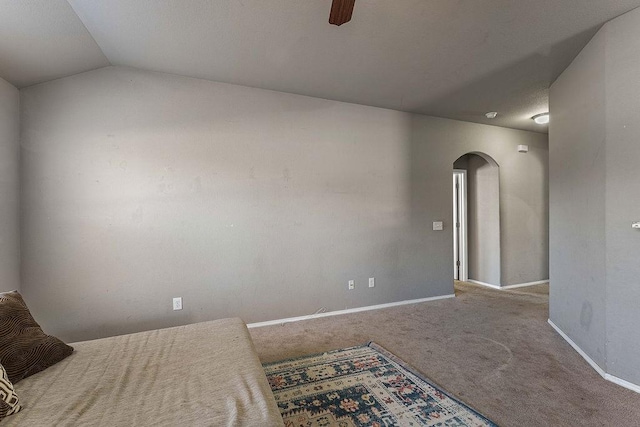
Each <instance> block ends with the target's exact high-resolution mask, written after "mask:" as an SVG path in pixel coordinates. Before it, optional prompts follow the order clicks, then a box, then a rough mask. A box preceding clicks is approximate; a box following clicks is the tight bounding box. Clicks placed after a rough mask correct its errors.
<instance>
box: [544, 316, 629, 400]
mask: <svg viewBox="0 0 640 427" xmlns="http://www.w3.org/2000/svg"><path fill="white" fill-rule="evenodd" d="M547 321H548V322H549V324H550V325H551V327H552V328H553V329H555V331H556V332H557V333H558V334H559V335H560V336H561V337H562V338H564V340H565V341H566V342H568V343H569V345H570V346H571V347H573V349H574V350H575V351H576V352H578V354H579V355H580V356H582V358H583V359H584V360H586V361H587V363H588V364H589V365H591V367H592V368H593V369H594V370H595V371H596V372H597V373H598V374H600V376H601V377H602V378H604V379H605V380H607V381H611V382H612V383H615V384H618V385H619V386H622V387H624V388H628V389H629V390H632V391H635V392H636V393H640V385H638V384H634V383H632V382H629V381H627V380H623V379H622V378H618V377H616V376H615V375H611V374H607V373H606V372H605V370H604V369H602V368H601V367H600V365H598V364H597V363H596V362H595V361H594V360H593V359H592V358H590V357H589V356H588V355H587V353H585V352H584V351H582V349H581V348H580V347H578V344H576V343H575V342H573V340H572V339H571V338H569V337H568V336H567V334H565V333H564V332H562V330H561V329H560V328H559V327H558V326H557V325H556V324H555V323H553V321H552V320H551V319H548V320H547Z"/></svg>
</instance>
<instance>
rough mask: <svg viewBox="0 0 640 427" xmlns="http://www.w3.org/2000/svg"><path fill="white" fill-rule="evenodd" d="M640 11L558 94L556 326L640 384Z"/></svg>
mask: <svg viewBox="0 0 640 427" xmlns="http://www.w3.org/2000/svg"><path fill="white" fill-rule="evenodd" d="M639 40H640V10H635V11H632V12H629V13H628V14H626V15H623V16H621V17H619V18H617V19H614V20H613V21H610V22H609V23H608V24H606V25H605V26H604V27H603V28H602V29H601V30H600V32H599V33H598V34H597V35H596V36H595V37H594V38H593V40H592V41H591V42H590V43H589V45H587V47H585V49H584V50H583V51H582V52H581V53H580V55H579V56H578V57H577V58H576V59H575V61H574V62H573V63H572V64H571V66H570V67H569V68H568V69H567V70H566V71H565V72H564V73H563V74H562V75H561V76H560V77H559V78H558V80H557V81H556V82H555V83H554V84H553V86H552V87H551V94H550V96H551V114H552V116H553V121H552V122H551V126H550V155H551V157H550V184H551V193H550V201H551V222H550V243H551V251H550V258H551V265H550V273H551V290H550V319H551V320H552V321H553V322H554V323H555V324H556V325H558V327H560V329H562V330H563V331H564V332H565V333H566V334H567V335H568V336H569V337H570V338H571V339H572V340H573V341H574V342H575V343H576V344H577V345H578V346H579V347H580V348H581V349H582V350H584V351H585V353H587V355H589V357H591V358H592V359H593V360H594V361H595V362H596V363H597V364H598V365H599V366H600V367H601V368H602V369H603V370H605V371H606V372H608V373H609V374H611V375H614V376H617V377H620V378H622V379H625V380H627V381H630V382H632V383H635V384H640V329H638V327H637V325H638V323H640V311H639V310H638V301H640V279H639V278H640V262H638V253H639V252H640V232H638V231H637V230H632V229H631V223H632V222H633V221H639V220H640V198H638V197H637V194H638V193H639V192H640V172H638V159H640V145H639V144H638V140H639V139H640V124H639V123H640V121H639V120H638V112H639V111H640V81H639V80H638V75H640V42H639Z"/></svg>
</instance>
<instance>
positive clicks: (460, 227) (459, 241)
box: [452, 169, 469, 282]
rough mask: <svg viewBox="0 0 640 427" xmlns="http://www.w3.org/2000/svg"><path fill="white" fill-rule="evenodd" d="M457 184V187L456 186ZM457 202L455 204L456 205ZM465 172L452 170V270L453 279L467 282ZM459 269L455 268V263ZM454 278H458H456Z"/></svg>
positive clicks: (467, 250)
mask: <svg viewBox="0 0 640 427" xmlns="http://www.w3.org/2000/svg"><path fill="white" fill-rule="evenodd" d="M456 184H457V186H456ZM456 201H457V203H456ZM467 216H468V212H467V171H466V170H464V169H454V170H453V227H452V228H453V236H452V238H453V268H454V275H453V277H454V279H455V280H460V281H463V282H466V281H467V280H469V248H468V240H467V239H468V238H467ZM457 261H460V267H459V268H456V267H457V266H456V262H457ZM456 276H458V277H457V278H456Z"/></svg>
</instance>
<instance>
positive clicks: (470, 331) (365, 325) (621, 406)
mask: <svg viewBox="0 0 640 427" xmlns="http://www.w3.org/2000/svg"><path fill="white" fill-rule="evenodd" d="M548 294H549V288H548V285H537V286H530V287H526V288H518V289H514V290H511V291H499V290H492V289H489V288H484V287H480V286H477V285H473V284H469V283H457V284H456V298H451V299H446V300H440V301H433V302H426V303H420V304H411V305H404V306H398V307H393V308H387V309H382V310H372V311H366V312H360V313H354V314H346V315H340V316H331V317H324V318H318V319H313V320H305V321H301V322H294V323H286V324H282V325H276V326H267V327H262V328H254V329H251V336H252V338H253V341H254V343H255V346H256V349H257V351H258V353H259V355H260V358H261V360H262V361H263V362H273V361H276V360H280V359H285V358H291V357H299V356H303V355H307V354H312V353H318V352H323V351H326V350H333V349H338V348H344V347H350V346H355V345H360V344H363V343H366V342H368V341H375V342H376V343H378V344H380V345H382V346H383V347H385V348H387V349H388V350H390V351H391V352H393V353H395V354H396V355H397V356H399V357H400V358H402V359H403V360H405V361H406V362H407V363H409V364H411V365H412V366H414V367H415V368H416V369H418V370H419V371H420V372H422V373H423V374H424V375H425V376H426V377H428V378H430V379H431V380H432V381H433V382H435V383H436V384H438V385H439V386H441V387H442V388H444V389H445V390H447V391H448V392H450V393H451V394H453V395H454V396H456V397H457V398H459V399H461V400H462V401H464V402H466V403H467V404H469V405H471V406H472V407H474V408H475V409H477V410H478V411H480V412H481V413H483V414H484V415H486V416H487V417H489V418H491V419H492V420H493V421H495V422H496V423H498V425H500V426H640V394H638V393H635V392H632V391H630V390H627V389H625V388H622V387H620V386H618V385H615V384H613V383H610V382H608V381H605V380H604V379H602V377H600V376H599V375H598V374H597V373H596V372H595V371H594V370H593V369H592V368H591V367H590V366H589V365H588V364H587V362H585V361H584V359H582V357H580V355H578V353H576V352H575V351H574V350H573V349H572V348H571V347H570V346H569V344H567V343H566V342H565V341H564V340H563V339H562V338H561V337H560V336H559V335H558V334H557V333H556V332H555V331H554V330H553V329H552V328H551V326H550V325H549V324H548V323H547V317H548V300H549V297H548Z"/></svg>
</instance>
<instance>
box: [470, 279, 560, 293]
mask: <svg viewBox="0 0 640 427" xmlns="http://www.w3.org/2000/svg"><path fill="white" fill-rule="evenodd" d="M467 282H471V283H475V284H476V285H481V286H488V287H490V288H493V289H500V290H505V289H514V288H524V287H525V286H533V285H542V284H543V283H548V282H549V279H547V280H538V281H537V282H527V283H517V284H515V285H506V286H500V285H493V284H491V283H485V282H481V281H479V280H473V279H469V280H467Z"/></svg>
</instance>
